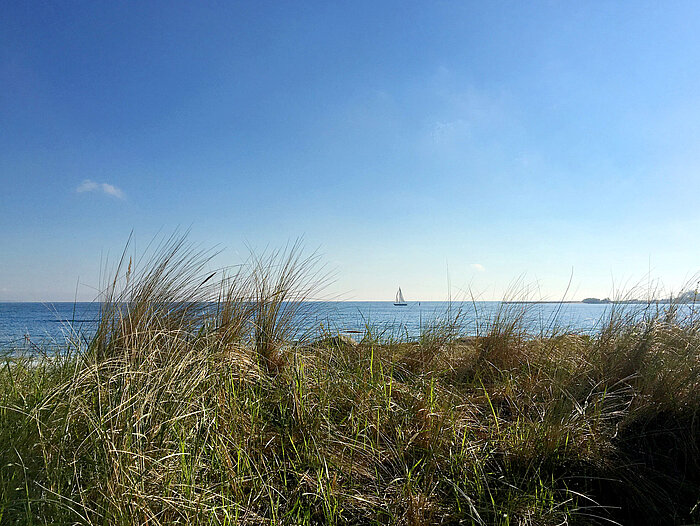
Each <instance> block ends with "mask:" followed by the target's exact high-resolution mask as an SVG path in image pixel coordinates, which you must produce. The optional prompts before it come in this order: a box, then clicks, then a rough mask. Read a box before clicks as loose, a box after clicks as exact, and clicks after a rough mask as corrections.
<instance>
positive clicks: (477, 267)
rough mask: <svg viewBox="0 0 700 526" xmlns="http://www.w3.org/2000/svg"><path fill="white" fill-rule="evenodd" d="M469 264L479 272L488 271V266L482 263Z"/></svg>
mask: <svg viewBox="0 0 700 526" xmlns="http://www.w3.org/2000/svg"><path fill="white" fill-rule="evenodd" d="M469 266H470V267H471V268H473V269H474V270H476V271H477V272H486V267H484V266H483V265H482V264H481V263H472V264H471V265H469Z"/></svg>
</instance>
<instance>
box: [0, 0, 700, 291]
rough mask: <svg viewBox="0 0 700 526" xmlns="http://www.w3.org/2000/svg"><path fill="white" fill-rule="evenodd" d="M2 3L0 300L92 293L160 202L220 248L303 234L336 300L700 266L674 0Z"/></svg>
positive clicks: (224, 255) (694, 171)
mask: <svg viewBox="0 0 700 526" xmlns="http://www.w3.org/2000/svg"><path fill="white" fill-rule="evenodd" d="M2 11H3V16H2V17H0V84H1V85H2V86H3V87H2V90H0V185H1V187H0V190H1V191H0V227H1V228H0V246H2V247H3V248H2V250H0V301H1V300H29V301H44V300H66V299H67V300H72V299H73V298H74V296H75V291H76V285H78V283H80V284H79V285H78V287H77V288H78V298H79V299H84V300H90V299H93V298H94V296H95V292H94V291H95V288H96V287H99V270H100V261H103V260H104V259H105V257H107V256H109V257H111V258H113V257H116V255H117V254H118V253H119V252H120V250H121V248H122V247H123V245H124V243H125V241H126V239H127V238H128V236H129V232H131V231H132V230H133V231H134V239H135V246H136V250H137V251H138V250H139V249H141V248H142V247H145V245H146V244H147V243H148V241H150V240H151V239H152V238H153V236H155V235H156V234H157V233H158V232H166V233H169V232H172V231H173V230H174V229H176V228H178V227H180V228H190V229H191V234H190V239H191V240H192V241H193V242H195V243H197V244H199V245H201V246H203V247H209V246H214V245H217V246H219V247H220V248H221V249H222V252H221V254H220V255H219V256H218V258H217V260H216V261H215V264H220V265H228V264H235V263H239V262H240V261H241V260H243V259H244V258H245V256H246V254H247V249H246V244H247V245H250V246H252V247H254V248H256V249H257V250H262V249H264V248H265V247H279V246H283V245H284V244H285V243H287V242H289V241H290V240H292V241H293V240H294V239H296V238H298V237H300V236H303V237H304V239H305V242H306V245H307V246H308V247H309V248H310V249H316V248H318V249H319V252H320V253H321V254H322V255H323V259H324V261H325V262H326V263H327V265H328V267H329V268H332V269H335V271H336V272H335V274H336V280H335V282H334V283H333V285H332V286H331V287H330V288H329V289H328V290H327V291H326V293H327V295H330V296H333V297H342V298H344V299H354V300H365V299H391V298H392V297H393V294H394V292H395V290H396V287H397V286H398V285H401V286H402V288H403V290H404V292H405V295H406V297H407V299H409V300H411V299H423V300H428V299H444V298H445V297H446V296H447V291H448V281H449V282H450V283H451V290H452V294H453V295H457V296H458V295H459V294H460V293H462V292H463V291H465V290H467V289H471V290H473V291H474V292H475V293H476V294H477V295H478V296H479V297H481V298H483V299H498V298H500V297H501V295H502V294H503V292H504V290H505V289H506V288H507V287H508V286H509V284H511V283H512V282H513V280H515V279H518V278H522V280H523V281H524V282H525V283H527V284H529V285H530V286H531V287H532V290H533V291H535V295H536V296H537V297H543V298H548V299H558V298H559V297H561V295H562V294H563V293H564V291H565V289H566V285H567V283H568V281H569V277H570V275H571V273H572V270H573V280H572V288H571V290H570V292H569V296H573V297H574V298H581V297H584V296H589V295H593V296H607V295H609V294H611V292H612V289H613V286H615V287H625V286H630V285H632V284H634V283H636V282H638V281H640V280H642V281H643V280H646V279H647V278H646V275H647V273H648V272H649V271H651V275H652V277H654V278H658V279H661V280H662V281H663V284H664V285H665V286H666V287H667V288H671V289H676V290H678V289H679V288H680V287H681V286H682V284H683V282H684V281H685V280H687V279H689V278H690V277H691V276H693V275H694V274H695V273H696V272H697V271H698V270H700V243H698V241H697V235H698V232H699V231H700V206H698V201H699V199H700V148H699V146H700V67H699V66H700V32H698V31H697V28H698V27H699V26H700V6H699V5H698V4H697V3H694V2H687V3H684V2H673V3H670V2H669V3H663V2H641V1H640V2H577V3H572V2H479V3H476V2H473V3H472V2H424V3H417V2H346V3H336V2H317V3H312V2H303V3H302V2H269V3H267V2H257V1H256V2H248V3H235V4H234V3H230V2H207V3H205V2H162V3H159V2H141V3H137V2H132V3H125V2H104V3H100V2H72V3H67V4H61V5H59V4H52V3H48V2H47V3H38V2H5V3H3V9H2ZM448 278H449V279H448Z"/></svg>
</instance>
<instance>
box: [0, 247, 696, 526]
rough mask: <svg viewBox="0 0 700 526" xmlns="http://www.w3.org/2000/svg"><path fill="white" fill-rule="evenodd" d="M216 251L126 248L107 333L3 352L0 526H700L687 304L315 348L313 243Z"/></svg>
mask: <svg viewBox="0 0 700 526" xmlns="http://www.w3.org/2000/svg"><path fill="white" fill-rule="evenodd" d="M208 257H209V256H208V254H207V253H203V252H198V251H194V250H192V249H191V248H190V247H189V245H188V244H187V243H186V242H185V240H184V238H183V237H173V238H171V239H169V240H166V241H165V242H164V243H163V244H162V245H161V246H160V247H158V248H157V250H156V251H155V255H154V256H153V257H152V258H150V259H148V258H146V259H144V260H142V261H134V260H133V259H131V260H130V259H128V258H127V257H126V256H124V257H123V258H122V261H121V263H120V264H119V265H118V268H117V269H116V270H115V272H114V274H113V277H112V279H111V280H110V282H109V284H108V286H106V287H105V291H104V294H103V297H102V298H101V301H102V302H103V303H102V314H101V319H100V322H99V327H98V329H97V332H96V335H95V336H94V337H93V338H91V339H90V340H88V341H80V340H77V341H75V342H73V343H72V344H68V345H66V346H65V347H64V348H63V349H58V350H55V349H53V350H51V352H50V353H46V354H45V355H42V354H41V353H37V352H32V353H31V354H27V355H17V354H15V355H13V356H11V357H8V358H7V359H6V361H5V363H4V366H3V368H2V371H1V372H0V466H1V467H0V523H1V524H95V525H97V524H99V525H132V524H139V525H141V524H143V525H159V524H163V525H165V524H206V525H213V524H408V525H419V524H478V525H486V524H500V525H521V524H523V525H524V524H532V525H536V524H543V525H545V524H546V525H549V524H552V525H554V524H615V523H618V524H691V523H698V522H700V510H699V509H698V508H699V507H700V506H699V502H700V451H699V449H698V448H699V446H700V441H699V440H698V438H699V435H698V433H699V432H700V420H699V418H698V417H699V415H698V409H699V408H700V385H699V384H700V320H699V319H698V316H697V315H696V313H695V310H694V309H688V308H679V307H678V306H675V305H669V306H665V307H659V306H656V305H653V304H650V305H647V306H617V305H616V306H614V308H612V309H611V310H610V311H609V313H608V315H607V317H606V319H604V320H601V324H600V327H599V329H598V330H597V331H596V332H595V333H594V334H579V333H577V332H576V331H572V330H566V329H565V328H558V327H557V326H556V323H549V324H547V325H546V330H541V331H539V333H536V334H533V333H531V332H529V331H528V330H527V327H526V324H525V322H524V314H523V313H524V311H523V309H524V308H526V307H525V306H523V305H514V304H504V306H503V309H502V310H501V311H499V312H498V313H497V314H496V315H491V316H486V315H483V316H481V315H480V314H479V313H477V327H478V332H477V334H476V335H473V334H471V335H468V336H467V335H465V334H464V332H463V331H462V330H461V327H462V324H461V321H462V315H463V313H461V312H454V311H450V312H448V313H446V314H445V316H444V317H443V318H441V319H438V320H436V321H434V322H433V323H431V324H427V325H426V326H425V327H424V328H423V330H422V332H421V335H420V337H419V338H417V339H409V338H407V337H405V336H402V335H401V334H400V333H397V332H396V331H383V330H381V328H379V327H371V326H370V327H368V328H367V331H366V333H365V335H364V337H363V338H362V339H361V340H360V341H353V340H350V339H348V338H343V337H339V336H338V335H336V334H333V333H329V332H325V333H324V332H321V331H319V332H318V333H316V334H309V333H308V332H307V333H305V334H300V331H299V327H297V326H296V325H295V324H296V323H297V321H298V320H299V319H300V316H302V315H303V312H301V311H300V309H303V308H305V306H306V305H308V304H307V303H305V302H304V300H306V299H309V298H313V297H314V295H315V294H316V293H317V291H318V288H319V287H320V286H322V285H323V282H324V280H325V278H326V274H325V272H324V270H323V268H322V266H320V265H319V261H318V258H316V257H313V256H312V257H310V258H309V257H305V256H304V255H303V252H302V251H301V247H300V246H299V245H294V246H291V247H288V249H287V250H282V251H279V252H269V253H267V254H264V255H262V256H258V257H252V258H251V259H250V260H249V261H248V262H246V263H245V264H243V265H241V266H240V267H239V268H237V269H236V270H235V272H233V273H229V274H228V275H226V276H224V275H221V274H220V273H214V274H212V273H211V272H208V271H207V268H208V264H207V263H208ZM295 320H297V321H295Z"/></svg>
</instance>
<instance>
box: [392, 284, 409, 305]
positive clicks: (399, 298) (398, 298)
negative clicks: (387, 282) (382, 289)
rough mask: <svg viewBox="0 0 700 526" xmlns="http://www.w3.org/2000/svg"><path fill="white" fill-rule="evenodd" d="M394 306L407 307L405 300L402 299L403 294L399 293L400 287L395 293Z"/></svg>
mask: <svg viewBox="0 0 700 526" xmlns="http://www.w3.org/2000/svg"><path fill="white" fill-rule="evenodd" d="M394 305H396V306H397V307H405V306H406V305H408V303H406V300H405V299H403V293H402V292H401V287H399V290H398V292H397V293H396V301H394Z"/></svg>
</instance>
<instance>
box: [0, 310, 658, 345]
mask: <svg viewBox="0 0 700 526" xmlns="http://www.w3.org/2000/svg"><path fill="white" fill-rule="evenodd" d="M643 307H644V306H640V305H634V306H631V305H630V306H620V305H615V306H614V307H613V306H612V305H606V304H586V303H563V304H557V303H536V304H503V303H501V302H490V301H482V302H452V303H446V302H434V301H425V302H409V303H408V305H407V306H395V305H394V304H393V303H392V302H384V301H339V302H305V303H303V304H302V305H301V308H300V309H298V313H297V319H296V320H295V326H296V327H297V328H298V330H299V331H300V332H303V333H307V334H309V333H311V334H312V335H313V333H314V332H316V333H318V334H321V333H322V332H330V333H333V334H336V333H347V334H350V335H355V337H356V338H361V337H362V336H363V335H365V334H366V333H367V332H368V331H370V332H373V333H375V335H377V336H384V337H394V338H415V337H417V336H418V335H420V334H421V332H423V331H425V330H426V329H428V328H430V327H431V326H433V325H435V324H436V323H439V322H440V321H444V320H450V319H451V320H455V319H456V323H457V326H458V328H459V330H460V332H461V333H462V334H476V333H477V332H479V331H480V330H485V329H486V328H487V327H488V324H489V323H490V322H491V321H492V320H493V319H494V318H495V317H496V316H498V315H499V313H501V314H503V313H505V314H506V315H507V316H517V315H521V314H522V317H523V323H524V325H525V327H526V328H527V329H528V330H529V331H531V332H544V333H548V332H549V331H551V330H552V329H553V328H555V327H557V328H560V329H561V328H564V329H567V330H573V331H578V332H589V333H590V332H594V331H596V330H597V329H598V328H599V327H600V326H601V324H602V323H603V322H604V319H605V318H606V316H609V313H610V311H611V309H612V308H616V309H620V308H637V309H640V308H643ZM652 308H653V307H652ZM99 318H100V304H99V303H95V302H92V303H72V302H68V303H0V348H7V347H12V348H17V347H26V346H29V345H31V346H44V345H51V344H62V343H64V342H65V341H66V339H68V338H72V339H76V338H79V339H82V340H83V341H87V340H89V338H90V337H91V336H92V335H93V334H94V332H95V328H96V326H97V323H98V321H99Z"/></svg>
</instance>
